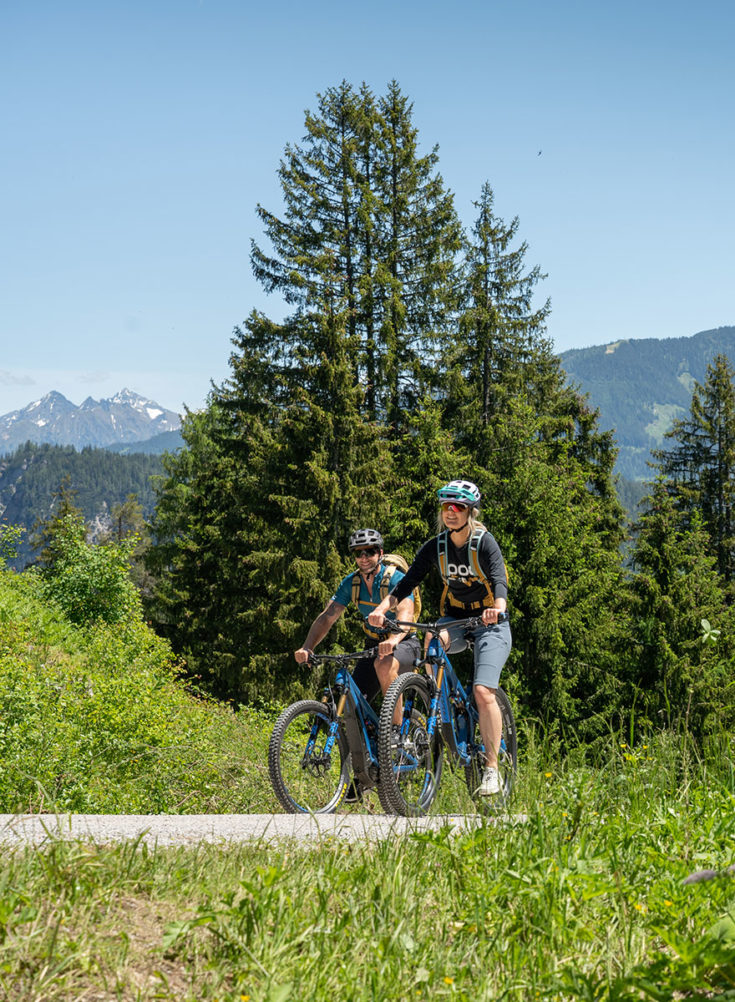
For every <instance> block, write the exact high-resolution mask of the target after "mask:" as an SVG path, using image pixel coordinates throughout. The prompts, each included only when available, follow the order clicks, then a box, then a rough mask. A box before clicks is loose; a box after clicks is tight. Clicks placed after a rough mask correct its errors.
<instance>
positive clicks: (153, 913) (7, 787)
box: [0, 575, 735, 1002]
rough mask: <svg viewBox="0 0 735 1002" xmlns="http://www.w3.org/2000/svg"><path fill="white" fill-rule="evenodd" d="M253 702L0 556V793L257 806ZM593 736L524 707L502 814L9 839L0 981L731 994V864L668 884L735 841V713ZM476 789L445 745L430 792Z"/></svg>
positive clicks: (34, 798)
mask: <svg viewBox="0 0 735 1002" xmlns="http://www.w3.org/2000/svg"><path fill="white" fill-rule="evenodd" d="M274 719H275V709H274V711H273V712H271V713H266V712H255V711H251V710H248V711H242V712H239V713H232V712H230V711H229V710H228V709H227V708H223V707H220V706H216V705H214V704H213V703H211V702H208V701H206V700H203V699H201V698H197V697H195V696H194V695H192V694H191V693H190V692H189V691H187V688H186V686H185V685H184V684H183V682H182V681H181V679H180V678H179V677H178V675H177V671H176V666H175V665H174V664H173V661H172V658H171V655H170V651H169V650H168V648H167V647H166V645H165V644H162V643H161V641H159V640H157V639H156V638H155V637H154V636H153V634H152V633H151V632H150V631H149V630H148V629H147V627H145V625H144V624H142V623H135V622H133V623H128V624H127V625H125V626H123V627H120V626H118V627H116V628H115V629H112V628H110V627H93V628H91V629H86V630H83V631H82V630H79V629H77V628H74V627H71V626H69V625H68V624H66V623H65V622H64V621H63V619H62V618H60V617H59V615H58V610H55V609H53V608H52V607H50V606H48V605H44V604H42V603H40V602H39V599H38V595H37V593H36V591H35V590H34V586H33V582H32V580H31V581H28V582H26V581H22V580H21V579H18V578H16V577H15V576H13V575H0V798H1V801H2V802H1V803H0V810H2V811H16V810H18V811H21V810H70V811H71V810H73V811H102V812H105V811H108V812H132V811H136V812H138V811H140V812H143V813H149V812H154V813H155V812H170V813H175V812H194V811H197V812H198V811H210V812H222V811H227V812H257V813H268V812H271V811H275V810H277V805H276V802H275V798H274V796H273V794H272V791H271V790H270V784H269V781H268V776H267V768H266V753H267V742H268V737H269V734H270V730H271V727H272V724H273V721H274ZM591 755H592V752H590V750H589V749H588V750H587V751H584V750H582V749H571V750H570V749H567V750H564V749H563V748H562V747H561V745H560V743H559V740H558V738H557V739H555V740H551V739H549V738H544V737H543V736H542V735H541V733H540V732H539V731H538V730H537V729H535V728H534V727H532V726H531V725H530V724H527V725H525V726H523V727H522V729H521V735H520V773H519V778H518V784H517V788H516V791H515V794H514V798H513V801H512V803H511V804H510V805H509V809H508V815H507V816H506V817H502V816H500V817H498V818H496V819H495V821H493V820H487V821H483V823H482V824H481V826H480V827H479V828H478V829H477V830H475V831H472V832H470V833H465V834H460V835H452V834H450V832H449V830H447V829H445V830H442V831H439V832H435V833H429V834H414V835H408V836H403V837H396V836H393V837H390V838H388V839H386V841H384V842H382V843H377V844H376V843H370V844H368V843H365V844H363V843H356V844H348V843H347V842H345V841H342V840H340V839H339V838H328V837H324V838H323V839H322V840H321V841H320V842H319V843H318V844H314V843H311V844H307V845H298V844H296V843H294V842H283V843H281V844H269V843H266V842H265V841H263V842H261V843H255V844H252V845H246V846H233V847H229V848H227V847H215V846H209V845H202V846H200V847H196V848H191V847H189V848H182V849H169V848H166V849H164V848H160V849H159V848H156V849H149V848H147V847H146V845H145V844H143V843H140V842H130V843H126V844H122V845H118V846H95V845H85V844H82V843H81V842H71V843H64V842H50V843H48V844H46V845H45V846H43V847H42V848H40V849H30V848H29V849H22V848H16V849H13V850H10V849H5V850H4V856H3V864H2V866H0V1000H13V1002H15V1000H18V1002H20V1000H23V1002H25V1000H34V1002H46V1000H48V1002H52V1000H59V1002H61V1000H64V1002H68V1000H71V1002H73V1000H78V1002H82V1000H85V1002H90V1000H92V999H110V1000H112V999H121V1000H130V1002H133V1000H136V1002H148V1000H153V999H169V1000H176V1002H194V1000H205V999H206V1000H209V999H217V1000H219V1002H224V1000H227V1002H242V1000H243V999H244V1000H247V1002H278V1000H281V1002H286V1000H291V999H297V1000H300V999H308V1000H316V1002H321V1000H324V1002H326V1000H330V1002H331V1000H332V999H334V998H339V999H349V1000H359V1002H361V1000H366V1002H367V1000H371V1002H372V1000H376V1002H377V1000H387V1002H390V1000H396V1002H399V1000H400V1002H411V1000H415V1002H421V1000H428V999H432V1000H433V999H444V998H446V999H455V1000H467V1002H469V1000H472V1002H476V1000H479V1002H483V1000H487V1002H489V1000H493V1002H494V1000H499V999H509V1000H523V1002H526V1000H528V1002H536V1000H547V999H554V1000H559V1002H562V1000H589V1002H592V1000H597V1002H633V1000H642V999H655V1000H670V999H702V1000H703V999H722V1000H724V999H728V998H729V999H733V998H735V882H734V881H733V878H732V876H731V875H728V874H725V873H723V875H721V876H720V877H718V878H716V879H712V880H707V881H702V882H698V883H693V884H688V885H687V884H684V883H683V880H684V878H685V877H686V876H687V874H689V873H691V872H692V871H696V870H703V869H705V868H711V869H713V870H717V871H724V870H725V868H726V867H727V866H728V865H730V864H731V863H732V862H733V860H734V857H735V764H734V763H735V742H734V741H733V738H732V737H731V736H730V735H722V736H721V737H720V738H719V739H718V740H716V741H711V742H710V744H709V745H708V746H707V747H706V748H704V749H697V748H696V747H695V746H694V745H693V744H692V743H691V741H690V740H689V739H688V737H687V735H686V733H685V732H684V731H683V730H681V731H680V732H662V733H659V734H653V735H651V736H650V737H649V738H648V739H647V740H642V741H641V743H640V744H638V745H636V746H635V747H630V746H629V744H628V742H627V741H626V740H625V738H621V737H618V736H616V735H614V734H611V735H610V737H609V739H608V741H607V743H606V744H601V745H599V746H598V747H596V749H595V752H594V756H595V757H594V758H591ZM472 809H473V807H472V804H471V802H470V800H469V798H468V796H467V791H466V789H465V785H464V778H463V776H462V773H461V771H456V772H453V771H452V770H450V769H447V770H445V775H444V777H443V780H442V788H441V791H440V795H439V798H438V801H437V804H436V810H437V811H439V812H442V813H457V812H463V811H468V810H472ZM352 810H357V811H362V812H379V811H380V807H379V804H378V802H377V797H376V796H375V795H374V794H370V795H369V796H368V797H366V799H365V801H364V803H363V804H362V805H360V806H359V807H357V808H352ZM518 816H523V817H524V819H525V820H523V821H522V822H520V823H519V822H517V821H514V819H516V818H517V817H518ZM496 822H497V823H496Z"/></svg>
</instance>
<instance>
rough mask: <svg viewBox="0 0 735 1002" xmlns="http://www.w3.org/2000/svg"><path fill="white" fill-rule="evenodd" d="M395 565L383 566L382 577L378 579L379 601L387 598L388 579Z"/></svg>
mask: <svg viewBox="0 0 735 1002" xmlns="http://www.w3.org/2000/svg"><path fill="white" fill-rule="evenodd" d="M395 569H396V566H395V564H383V577H382V578H381V579H380V601H381V602H382V601H383V600H384V599H386V598H387V597H388V592H389V591H390V579H391V578H392V577H393V572H394V571H395Z"/></svg>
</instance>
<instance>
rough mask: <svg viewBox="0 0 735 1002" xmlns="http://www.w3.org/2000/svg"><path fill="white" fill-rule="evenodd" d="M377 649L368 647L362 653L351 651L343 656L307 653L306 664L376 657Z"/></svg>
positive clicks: (314, 652)
mask: <svg viewBox="0 0 735 1002" xmlns="http://www.w3.org/2000/svg"><path fill="white" fill-rule="evenodd" d="M377 654H378V648H377V647H369V648H368V649H367V650H364V651H351V652H349V653H348V652H345V653H344V654H317V653H316V651H309V657H308V663H309V664H317V663H318V662H319V661H357V660H358V659H359V658H374V657H377Z"/></svg>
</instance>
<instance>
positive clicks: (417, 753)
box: [378, 617, 518, 817]
mask: <svg viewBox="0 0 735 1002" xmlns="http://www.w3.org/2000/svg"><path fill="white" fill-rule="evenodd" d="M457 623H461V624H463V625H464V626H465V627H466V630H467V639H468V640H470V641H471V639H472V637H471V634H472V631H473V630H475V629H477V628H478V627H479V626H482V619H481V618H480V617H472V618H470V619H465V620H458V621H457ZM391 625H393V624H391ZM395 625H396V626H397V627H403V628H406V627H408V626H410V627H411V629H412V630H421V631H423V632H429V633H431V635H432V638H431V641H430V642H429V646H428V649H427V652H426V657H425V658H424V659H423V661H420V662H419V663H418V664H417V671H416V672H413V673H409V674H405V675H399V677H398V678H397V679H396V680H395V681H394V682H393V683H392V684H391V686H390V688H389V689H388V692H387V693H386V695H385V699H384V700H383V705H382V708H381V711H380V718H379V727H378V764H379V767H380V783H379V790H378V792H379V795H380V802H381V804H382V805H383V807H384V809H385V810H387V811H389V812H392V813H395V814H400V815H403V816H405V817H415V816H419V815H422V814H426V812H427V811H428V810H429V808H430V807H431V804H432V803H433V801H434V798H435V797H436V795H437V793H438V792H439V784H440V781H441V774H442V765H443V758H444V749H445V748H446V749H448V751H449V753H450V755H452V756H453V757H454V758H455V759H456V760H458V762H459V764H460V765H461V766H462V767H463V768H464V776H465V781H466V783H467V788H468V790H469V792H470V796H471V797H472V798H473V799H474V800H475V801H476V803H477V804H478V806H479V807H480V808H481V809H483V810H486V809H490V810H492V809H496V808H498V807H500V806H502V805H503V804H505V802H506V801H507V799H508V797H509V795H510V792H511V789H512V787H513V782H514V780H515V774H516V769H517V765H518V739H517V734H516V724H515V718H514V716H513V710H512V708H511V704H510V700H509V699H508V696H507V695H506V693H505V692H504V691H503V690H502V689H500V688H499V689H497V691H496V700H497V703H498V706H499V707H500V713H501V716H502V737H501V742H500V752H499V755H498V772H499V774H500V786H501V789H500V793H499V794H498V795H496V796H495V797H480V796H479V794H478V790H479V786H480V782H481V779H482V773H483V769H484V767H485V746H484V744H483V741H482V736H481V734H480V726H479V718H478V714H477V707H476V706H475V702H474V699H473V698H472V695H471V693H470V694H469V695H468V693H467V692H466V690H465V688H464V686H463V685H462V683H461V682H460V681H459V679H458V678H457V673H456V672H455V670H454V668H453V667H452V663H451V661H450V660H449V657H448V655H447V652H446V651H445V650H444V647H443V646H442V643H441V640H440V637H439V632H440V630H441V629H442V626H443V625H444V626H445V625H446V624H442V623H438V622H435V623H407V622H402V621H400V620H399V621H397V622H396V624H395ZM421 668H423V669H424V672H422V671H421ZM397 708H398V709H399V712H400V713H401V727H400V736H399V737H398V739H397V740H396V735H395V732H394V725H393V717H394V713H395V712H396V709H397Z"/></svg>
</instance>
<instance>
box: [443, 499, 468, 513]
mask: <svg viewBox="0 0 735 1002" xmlns="http://www.w3.org/2000/svg"><path fill="white" fill-rule="evenodd" d="M468 507H469V506H468V505H466V504H457V502H456V501H445V502H444V504H443V505H442V511H467V508H468Z"/></svg>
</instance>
